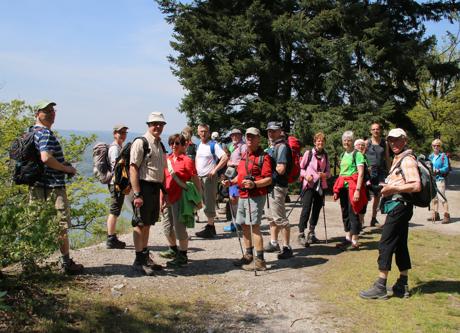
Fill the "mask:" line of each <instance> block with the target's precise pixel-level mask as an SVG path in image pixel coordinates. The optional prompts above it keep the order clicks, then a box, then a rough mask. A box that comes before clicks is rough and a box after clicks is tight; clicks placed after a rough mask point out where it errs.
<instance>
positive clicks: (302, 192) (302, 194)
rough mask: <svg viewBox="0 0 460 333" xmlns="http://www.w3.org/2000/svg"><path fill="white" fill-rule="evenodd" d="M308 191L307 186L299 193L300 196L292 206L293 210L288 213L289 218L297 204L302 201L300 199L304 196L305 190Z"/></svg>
mask: <svg viewBox="0 0 460 333" xmlns="http://www.w3.org/2000/svg"><path fill="white" fill-rule="evenodd" d="M306 191H307V187H306V186H305V188H304V189H303V190H302V191H301V192H300V194H299V197H298V198H297V200H296V201H295V202H294V205H293V206H292V208H291V210H290V211H289V213H288V214H287V216H286V218H287V219H288V218H289V216H290V215H291V213H292V211H293V210H294V208H295V206H296V205H297V203H298V202H299V201H300V199H302V198H303V196H304V195H305V192H306Z"/></svg>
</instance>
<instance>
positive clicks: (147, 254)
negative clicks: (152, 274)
mask: <svg viewBox="0 0 460 333" xmlns="http://www.w3.org/2000/svg"><path fill="white" fill-rule="evenodd" d="M144 256H145V263H146V265H147V266H149V267H150V268H151V269H153V270H154V271H161V270H163V266H161V265H159V264H157V263H156V262H155V261H154V260H153V257H151V256H150V251H148V250H147V251H146V252H144Z"/></svg>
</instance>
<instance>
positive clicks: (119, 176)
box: [113, 136, 166, 194]
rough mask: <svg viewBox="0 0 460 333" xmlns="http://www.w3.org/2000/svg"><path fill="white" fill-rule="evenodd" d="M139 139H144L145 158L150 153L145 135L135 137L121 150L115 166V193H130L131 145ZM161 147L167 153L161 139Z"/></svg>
mask: <svg viewBox="0 0 460 333" xmlns="http://www.w3.org/2000/svg"><path fill="white" fill-rule="evenodd" d="M137 139H141V140H142V144H143V146H142V149H143V151H144V154H143V158H145V156H147V154H149V153H150V146H149V142H148V141H147V139H146V138H145V137H143V136H139V137H137V138H134V140H133V141H131V142H128V143H127V144H126V145H124V146H123V148H122V149H121V151H120V156H118V157H117V160H116V161H115V167H114V168H113V185H114V188H115V193H117V194H128V193H129V192H130V191H131V183H130V181H129V165H130V164H131V163H130V155H131V146H132V144H133V142H134V141H136V140H137ZM160 144H161V149H162V150H163V152H164V153H166V148H165V146H164V145H163V142H161V141H160Z"/></svg>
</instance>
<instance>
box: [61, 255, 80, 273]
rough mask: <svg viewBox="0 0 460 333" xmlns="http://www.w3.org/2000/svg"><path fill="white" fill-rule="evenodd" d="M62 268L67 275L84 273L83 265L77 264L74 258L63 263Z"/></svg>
mask: <svg viewBox="0 0 460 333" xmlns="http://www.w3.org/2000/svg"><path fill="white" fill-rule="evenodd" d="M62 269H63V270H64V273H65V274H67V275H79V274H82V273H83V269H84V267H83V265H82V264H77V263H76V262H75V261H73V259H70V258H69V260H68V261H66V262H63V263H62Z"/></svg>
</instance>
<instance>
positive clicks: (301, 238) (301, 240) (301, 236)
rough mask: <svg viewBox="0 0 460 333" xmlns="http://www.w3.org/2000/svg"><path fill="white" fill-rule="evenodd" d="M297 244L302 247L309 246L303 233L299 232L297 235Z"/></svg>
mask: <svg viewBox="0 0 460 333" xmlns="http://www.w3.org/2000/svg"><path fill="white" fill-rule="evenodd" d="M297 244H299V245H300V246H302V247H309V246H310V244H309V243H308V241H307V239H306V238H305V235H304V234H299V235H298V236H297Z"/></svg>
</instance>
